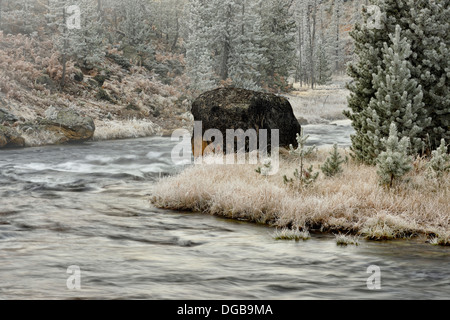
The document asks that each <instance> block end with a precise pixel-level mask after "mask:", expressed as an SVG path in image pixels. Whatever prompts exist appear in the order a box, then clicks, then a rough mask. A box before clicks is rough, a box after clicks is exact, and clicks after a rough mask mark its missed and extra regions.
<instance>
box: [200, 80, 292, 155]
mask: <svg viewBox="0 0 450 320" xmlns="http://www.w3.org/2000/svg"><path fill="white" fill-rule="evenodd" d="M192 114H193V116H194V120H195V121H202V136H203V134H204V133H205V131H206V130H208V129H218V130H219V131H220V132H221V133H222V135H223V137H224V140H225V137H226V130H227V129H234V130H237V129H242V130H244V131H246V130H248V129H255V130H256V131H257V133H258V134H259V130H260V129H267V130H268V133H267V136H268V144H269V145H270V143H271V142H270V137H271V133H270V130H271V129H278V130H279V138H280V140H279V146H280V147H289V145H290V144H292V145H294V146H297V140H296V137H297V133H300V124H299V122H298V121H297V119H296V118H295V116H294V112H293V110H292V106H291V104H290V103H289V101H288V100H287V99H286V98H284V97H280V96H277V95H274V94H269V93H263V92H256V91H250V90H244V89H238V88H219V89H215V90H212V91H209V92H205V93H203V94H202V95H200V96H199V97H198V98H197V99H196V100H195V101H194V103H193V104H192ZM258 138H259V137H258ZM193 140H194V139H193ZM258 141H259V139H258ZM208 143H210V142H209V141H206V142H205V141H192V144H193V148H194V155H195V156H198V155H200V153H199V149H198V148H196V147H195V146H198V147H200V146H201V148H202V151H201V153H203V151H204V148H205V146H206V145H207V144H208ZM247 147H248V146H247ZM224 151H226V146H224ZM247 151H251V150H248V148H247Z"/></svg>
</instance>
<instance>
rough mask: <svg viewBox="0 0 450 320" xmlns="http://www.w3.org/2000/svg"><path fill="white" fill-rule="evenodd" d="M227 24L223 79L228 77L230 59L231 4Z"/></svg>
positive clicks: (221, 73) (223, 54)
mask: <svg viewBox="0 0 450 320" xmlns="http://www.w3.org/2000/svg"><path fill="white" fill-rule="evenodd" d="M226 19H227V20H226V25H225V38H224V40H223V48H222V50H223V52H222V63H221V65H220V79H222V80H223V81H225V80H227V79H228V59H229V56H230V34H229V28H230V20H231V4H229V5H228V10H227V17H226Z"/></svg>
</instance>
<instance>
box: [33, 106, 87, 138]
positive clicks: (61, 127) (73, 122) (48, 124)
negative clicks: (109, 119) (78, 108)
mask: <svg viewBox="0 0 450 320" xmlns="http://www.w3.org/2000/svg"><path fill="white" fill-rule="evenodd" d="M38 125H39V126H40V127H41V128H43V129H44V130H47V131H51V132H53V133H54V134H55V135H56V136H58V137H59V143H65V142H84V141H87V140H89V139H91V138H92V137H93V135H94V132H95V124H94V120H93V119H92V118H90V117H84V116H81V115H79V114H78V113H77V112H75V111H73V110H70V109H56V108H55V107H50V108H48V109H47V110H46V112H45V119H41V120H39V121H38Z"/></svg>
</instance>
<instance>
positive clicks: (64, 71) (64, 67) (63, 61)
mask: <svg viewBox="0 0 450 320" xmlns="http://www.w3.org/2000/svg"><path fill="white" fill-rule="evenodd" d="M62 11H63V28H64V31H63V37H64V47H63V53H62V65H63V71H62V77H61V88H64V85H65V84H66V83H65V82H66V62H67V61H66V60H67V57H66V54H67V21H66V8H65V7H63V8H62Z"/></svg>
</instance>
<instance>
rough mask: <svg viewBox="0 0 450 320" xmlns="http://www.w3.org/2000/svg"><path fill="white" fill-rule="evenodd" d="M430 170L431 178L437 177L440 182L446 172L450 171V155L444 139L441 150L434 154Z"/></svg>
mask: <svg viewBox="0 0 450 320" xmlns="http://www.w3.org/2000/svg"><path fill="white" fill-rule="evenodd" d="M428 170H429V172H430V173H431V176H434V177H436V178H437V179H438V180H439V181H440V180H441V179H442V177H443V176H444V174H445V173H446V172H448V171H450V155H449V154H448V148H447V145H446V144H445V140H444V139H442V140H441V145H440V146H439V148H437V149H436V150H434V151H433V152H432V154H431V160H430V162H429V164H428Z"/></svg>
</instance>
